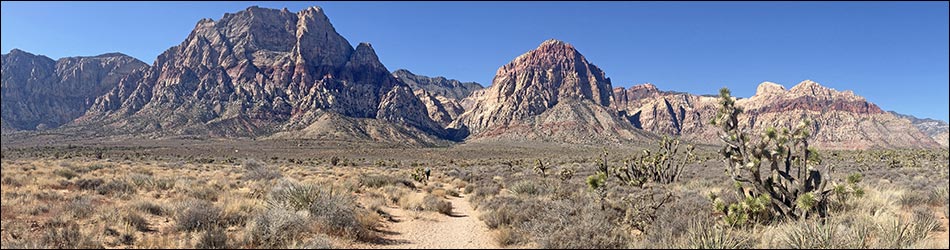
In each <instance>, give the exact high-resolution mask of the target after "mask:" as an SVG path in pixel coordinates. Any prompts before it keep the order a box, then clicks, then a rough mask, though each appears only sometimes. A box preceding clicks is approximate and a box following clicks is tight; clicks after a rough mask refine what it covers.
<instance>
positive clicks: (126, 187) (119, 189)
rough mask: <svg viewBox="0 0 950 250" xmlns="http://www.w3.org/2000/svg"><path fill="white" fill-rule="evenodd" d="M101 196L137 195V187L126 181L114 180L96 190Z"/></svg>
mask: <svg viewBox="0 0 950 250" xmlns="http://www.w3.org/2000/svg"><path fill="white" fill-rule="evenodd" d="M96 192H97V193H99V194H101V195H111V196H122V195H130V194H134V193H135V187H134V186H132V185H131V184H129V183H128V182H126V181H125V180H112V181H109V182H106V183H105V184H102V185H100V186H99V187H97V188H96Z"/></svg>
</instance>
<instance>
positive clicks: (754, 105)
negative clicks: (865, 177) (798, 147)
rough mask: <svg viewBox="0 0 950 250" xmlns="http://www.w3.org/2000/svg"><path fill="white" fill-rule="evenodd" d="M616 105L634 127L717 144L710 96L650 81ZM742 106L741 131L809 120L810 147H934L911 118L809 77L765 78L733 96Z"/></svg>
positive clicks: (619, 94) (619, 95)
mask: <svg viewBox="0 0 950 250" xmlns="http://www.w3.org/2000/svg"><path fill="white" fill-rule="evenodd" d="M614 97H615V98H616V99H617V100H618V102H617V105H616V107H617V108H618V109H620V110H622V111H624V112H627V113H629V114H631V121H632V122H633V123H634V124H635V125H636V126H637V127H639V128H642V129H644V130H647V131H652V132H656V133H660V134H669V135H679V136H683V137H684V138H688V139H691V140H695V141H701V142H706V143H716V139H715V138H716V137H715V136H716V133H717V131H716V127H714V126H710V125H708V122H709V121H710V120H711V119H712V117H713V116H714V115H715V113H716V109H717V106H716V105H717V101H716V97H712V96H697V95H692V94H685V93H673V92H661V91H658V90H656V87H653V86H652V85H639V86H634V87H631V88H630V89H627V90H623V89H616V90H615V92H614ZM736 103H737V105H739V106H740V107H742V108H744V109H745V112H744V115H743V116H742V117H743V118H744V120H743V121H741V122H743V123H745V124H746V129H751V130H753V131H760V130H762V129H765V128H766V127H768V126H774V127H791V126H793V125H795V124H797V123H798V121H800V120H801V119H802V118H808V119H810V120H812V126H813V127H812V135H813V139H812V145H814V146H816V147H818V148H824V149H868V148H935V147H939V145H938V144H937V143H936V142H935V141H934V140H933V139H932V138H930V137H929V136H927V135H925V134H923V133H922V132H921V131H920V130H919V129H917V128H915V127H914V126H913V125H912V124H911V123H910V121H908V120H906V119H901V118H899V117H897V116H894V115H893V114H890V113H888V112H884V111H882V110H881V108H879V107H878V106H877V105H874V104H873V103H871V102H868V101H867V100H866V99H864V98H863V97H860V96H857V95H855V94H854V93H853V92H851V91H837V90H835V89H831V88H827V87H824V86H821V85H820V84H818V83H816V82H813V81H809V80H806V81H803V82H801V83H799V84H798V85H795V86H794V87H792V88H791V89H790V90H786V89H785V87H784V86H782V85H779V84H775V83H771V82H764V83H762V84H760V85H759V87H758V88H757V90H756V94H755V95H754V96H752V97H750V98H744V99H739V100H737V102H736Z"/></svg>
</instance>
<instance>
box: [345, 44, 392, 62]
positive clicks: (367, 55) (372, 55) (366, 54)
mask: <svg viewBox="0 0 950 250" xmlns="http://www.w3.org/2000/svg"><path fill="white" fill-rule="evenodd" d="M347 66H371V67H382V68H385V67H383V64H382V63H381V62H379V57H378V56H376V50H374V49H373V45H372V44H370V43H367V42H361V43H360V44H359V45H357V46H356V51H354V52H353V54H352V55H350V61H349V63H347Z"/></svg>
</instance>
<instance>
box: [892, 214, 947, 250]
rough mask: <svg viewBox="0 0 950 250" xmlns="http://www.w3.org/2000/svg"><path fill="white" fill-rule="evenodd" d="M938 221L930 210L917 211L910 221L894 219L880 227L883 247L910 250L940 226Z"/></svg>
mask: <svg viewBox="0 0 950 250" xmlns="http://www.w3.org/2000/svg"><path fill="white" fill-rule="evenodd" d="M938 225H939V224H938V222H937V219H936V218H935V217H934V215H933V213H931V212H930V211H928V209H915V210H914V212H913V216H912V218H911V219H910V220H904V219H901V218H892V219H891V220H889V221H887V222H884V223H882V224H880V225H878V226H879V228H880V232H881V233H880V235H879V236H880V237H881V238H880V240H879V241H880V242H881V246H882V247H885V248H891V249H899V248H909V247H911V246H913V245H914V244H916V243H917V242H918V241H921V240H923V239H925V238H927V236H928V235H929V234H930V232H931V231H933V230H934V229H936V228H937V226H938Z"/></svg>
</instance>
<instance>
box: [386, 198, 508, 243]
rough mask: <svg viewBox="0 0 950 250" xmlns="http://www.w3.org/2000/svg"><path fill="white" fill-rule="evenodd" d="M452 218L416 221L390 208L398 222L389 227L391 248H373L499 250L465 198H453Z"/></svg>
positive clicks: (440, 216)
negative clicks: (483, 249) (491, 249)
mask: <svg viewBox="0 0 950 250" xmlns="http://www.w3.org/2000/svg"><path fill="white" fill-rule="evenodd" d="M447 200H448V201H449V202H451V203H452V215H451V216H448V215H444V214H436V213H426V214H423V215H421V216H420V218H418V219H414V218H413V216H412V215H411V214H410V212H408V211H406V210H403V209H397V208H388V210H389V211H387V212H389V213H390V214H391V215H392V216H393V219H395V221H396V222H393V223H390V224H389V225H388V226H387V227H386V231H389V233H388V234H389V235H386V236H385V237H386V238H387V239H388V240H389V241H390V242H391V243H390V244H382V245H373V246H370V247H373V248H429V249H433V248H443V249H444V248H456V249H457V248H499V247H498V246H497V244H495V243H494V241H493V240H492V237H491V234H490V232H489V230H488V227H486V226H485V223H482V222H481V221H479V220H478V218H477V217H478V216H477V214H476V212H475V210H474V209H472V205H471V204H470V203H469V202H468V200H466V199H465V198H464V196H463V197H449V198H448V199H447Z"/></svg>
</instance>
